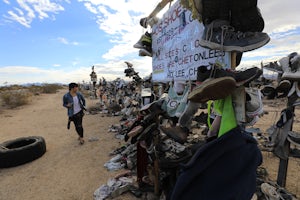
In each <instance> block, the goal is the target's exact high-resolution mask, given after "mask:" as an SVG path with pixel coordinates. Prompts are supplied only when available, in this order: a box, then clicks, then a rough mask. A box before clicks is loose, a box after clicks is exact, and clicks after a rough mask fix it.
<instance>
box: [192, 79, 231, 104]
mask: <svg viewBox="0 0 300 200" xmlns="http://www.w3.org/2000/svg"><path fill="white" fill-rule="evenodd" d="M235 89H236V81H235V80H234V78H232V77H229V76H225V77H220V78H210V79H206V80H205V81H204V82H202V83H201V84H200V85H198V86H196V87H195V88H194V89H193V90H192V91H191V92H190V93H189V95H188V99H189V100H190V101H193V102H196V103H205V102H207V101H209V100H217V99H224V98H225V97H227V96H228V95H230V94H232V92H233V91H234V90H235Z"/></svg>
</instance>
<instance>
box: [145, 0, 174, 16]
mask: <svg viewBox="0 0 300 200" xmlns="http://www.w3.org/2000/svg"><path fill="white" fill-rule="evenodd" d="M172 1H173V0H162V1H161V2H160V3H158V4H157V6H156V7H155V8H154V10H153V11H152V12H151V13H150V15H149V16H148V17H147V18H148V19H151V18H152V17H154V16H155V15H157V13H159V12H160V11H161V10H162V9H163V8H164V7H165V6H166V5H167V4H168V3H169V2H172Z"/></svg>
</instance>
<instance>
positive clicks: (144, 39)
mask: <svg viewBox="0 0 300 200" xmlns="http://www.w3.org/2000/svg"><path fill="white" fill-rule="evenodd" d="M145 46H147V47H151V46H152V38H151V34H150V33H148V32H146V33H145V34H144V35H142V36H141V38H140V39H139V41H138V42H137V43H136V44H134V45H133V47H134V48H137V49H143V48H144V47H145Z"/></svg>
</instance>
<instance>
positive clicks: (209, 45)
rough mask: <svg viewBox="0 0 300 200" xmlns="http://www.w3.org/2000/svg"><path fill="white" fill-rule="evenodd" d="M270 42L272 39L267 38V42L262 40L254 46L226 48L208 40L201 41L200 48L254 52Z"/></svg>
mask: <svg viewBox="0 0 300 200" xmlns="http://www.w3.org/2000/svg"><path fill="white" fill-rule="evenodd" d="M269 41H270V37H269V36H268V37H266V38H265V40H262V41H260V42H257V43H255V44H252V45H248V46H244V47H240V46H224V45H221V44H218V43H214V42H211V41H208V40H203V39H201V40H200V41H199V44H200V46H202V47H206V48H209V49H216V50H222V51H228V52H247V51H252V50H254V49H258V48H260V47H262V46H264V45H266V44H267V43H268V42H269Z"/></svg>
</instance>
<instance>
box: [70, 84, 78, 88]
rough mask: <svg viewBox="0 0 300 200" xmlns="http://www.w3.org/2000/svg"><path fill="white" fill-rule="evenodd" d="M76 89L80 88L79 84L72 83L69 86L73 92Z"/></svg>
mask: <svg viewBox="0 0 300 200" xmlns="http://www.w3.org/2000/svg"><path fill="white" fill-rule="evenodd" d="M74 87H78V84H77V83H70V84H69V90H71V89H72V88H74Z"/></svg>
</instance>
